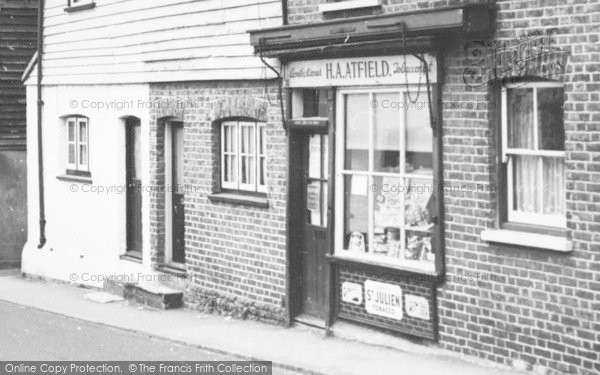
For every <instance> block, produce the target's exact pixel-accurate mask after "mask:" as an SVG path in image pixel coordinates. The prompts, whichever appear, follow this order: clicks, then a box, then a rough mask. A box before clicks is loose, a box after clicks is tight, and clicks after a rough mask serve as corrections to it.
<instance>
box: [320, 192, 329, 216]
mask: <svg viewBox="0 0 600 375" xmlns="http://www.w3.org/2000/svg"><path fill="white" fill-rule="evenodd" d="M321 186H322V188H321V207H322V212H321V214H322V218H321V225H322V226H324V227H326V226H327V194H328V193H329V191H328V190H327V188H328V185H327V182H323V183H322V185H321Z"/></svg>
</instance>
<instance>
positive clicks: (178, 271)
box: [156, 264, 187, 278]
mask: <svg viewBox="0 0 600 375" xmlns="http://www.w3.org/2000/svg"><path fill="white" fill-rule="evenodd" d="M156 270H157V271H159V272H162V273H165V274H167V275H172V276H175V277H178V278H186V277H187V272H186V271H185V268H179V267H176V266H174V265H171V264H160V265H158V266H157V267H156Z"/></svg>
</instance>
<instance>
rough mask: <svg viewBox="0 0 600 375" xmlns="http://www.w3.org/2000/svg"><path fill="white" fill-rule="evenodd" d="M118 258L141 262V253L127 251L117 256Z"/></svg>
mask: <svg viewBox="0 0 600 375" xmlns="http://www.w3.org/2000/svg"><path fill="white" fill-rule="evenodd" d="M119 259H121V260H126V261H129V262H134V263H139V264H142V254H141V253H140V254H138V253H135V254H134V253H132V252H128V253H125V254H121V255H120V256H119Z"/></svg>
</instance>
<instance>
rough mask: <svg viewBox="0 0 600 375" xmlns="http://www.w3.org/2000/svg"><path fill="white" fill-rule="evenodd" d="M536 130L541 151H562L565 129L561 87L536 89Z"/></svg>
mask: <svg viewBox="0 0 600 375" xmlns="http://www.w3.org/2000/svg"><path fill="white" fill-rule="evenodd" d="M537 94H538V108H537V109H538V128H539V140H540V141H539V142H540V149H542V150H564V149H565V129H564V123H563V121H564V113H563V102H564V95H563V89H562V88H561V87H556V88H538V89H537Z"/></svg>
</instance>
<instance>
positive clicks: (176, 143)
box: [171, 125, 185, 263]
mask: <svg viewBox="0 0 600 375" xmlns="http://www.w3.org/2000/svg"><path fill="white" fill-rule="evenodd" d="M172 130H173V137H172V139H173V146H172V152H173V158H172V161H173V165H172V171H173V173H172V176H173V181H172V189H171V191H172V197H173V199H172V202H173V208H172V209H173V224H172V228H173V244H172V249H173V253H172V258H173V259H171V260H172V261H173V262H175V263H185V210H184V205H183V202H184V188H183V126H179V125H173V128H172Z"/></svg>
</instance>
